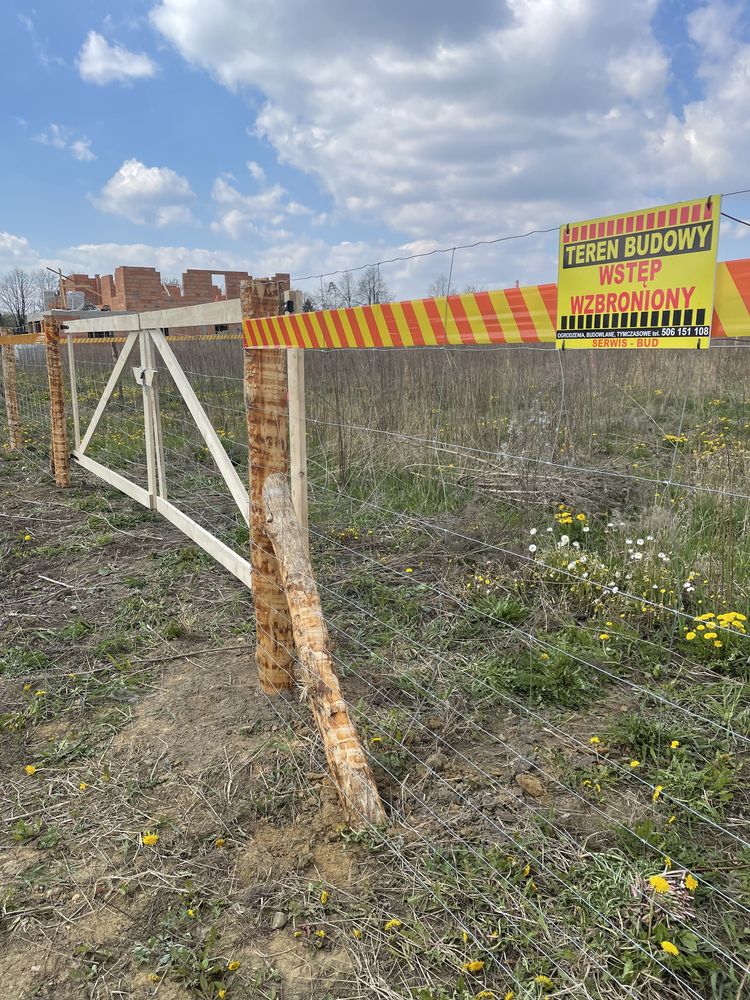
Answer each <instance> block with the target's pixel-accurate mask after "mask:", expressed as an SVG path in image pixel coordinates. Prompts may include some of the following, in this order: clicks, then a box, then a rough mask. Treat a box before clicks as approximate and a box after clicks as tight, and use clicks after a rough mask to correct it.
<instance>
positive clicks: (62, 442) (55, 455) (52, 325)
mask: <svg viewBox="0 0 750 1000" xmlns="http://www.w3.org/2000/svg"><path fill="white" fill-rule="evenodd" d="M43 327H44V343H45V345H46V351H47V380H48V382H49V410H50V426H51V430H52V469H53V471H54V474H55V482H56V483H57V485H58V486H70V456H69V454H68V431H67V428H66V426H65V389H64V387H63V375H62V363H61V361H60V331H59V330H58V328H57V323H56V322H55V321H54V319H53V318H52V317H51V316H45V317H44V323H43Z"/></svg>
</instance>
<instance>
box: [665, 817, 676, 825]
mask: <svg viewBox="0 0 750 1000" xmlns="http://www.w3.org/2000/svg"><path fill="white" fill-rule="evenodd" d="M676 822H677V817H676V816H670V817H669V819H668V820H667V823H669V825H670V826H671V825H672V824H673V823H676Z"/></svg>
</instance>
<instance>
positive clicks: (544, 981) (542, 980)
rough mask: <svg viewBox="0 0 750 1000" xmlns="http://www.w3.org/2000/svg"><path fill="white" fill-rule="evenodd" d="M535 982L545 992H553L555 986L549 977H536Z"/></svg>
mask: <svg viewBox="0 0 750 1000" xmlns="http://www.w3.org/2000/svg"><path fill="white" fill-rule="evenodd" d="M534 982H535V983H536V984H537V986H541V987H542V989H545V990H551V989H552V987H553V986H554V985H555V984H554V983H553V982H552V980H551V979H550V977H549V976H534Z"/></svg>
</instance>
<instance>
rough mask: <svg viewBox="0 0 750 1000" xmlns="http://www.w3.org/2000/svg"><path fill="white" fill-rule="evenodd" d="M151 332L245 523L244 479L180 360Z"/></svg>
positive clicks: (156, 332) (246, 506)
mask: <svg viewBox="0 0 750 1000" xmlns="http://www.w3.org/2000/svg"><path fill="white" fill-rule="evenodd" d="M150 333H151V338H152V340H153V342H154V344H155V345H156V349H157V350H158V352H159V354H160V355H161V356H162V358H163V359H164V364H165V365H166V366H167V369H168V371H169V374H170V375H171V376H172V378H173V379H174V383H175V385H176V386H177V388H178V390H179V392H180V394H181V396H182V398H183V399H184V400H185V404H186V405H187V408H188V410H189V411H190V415H191V416H192V418H193V420H194V421H195V424H196V427H197V428H198V430H199V431H200V432H201V435H202V436H203V440H204V441H205V442H206V447H207V448H208V450H209V452H210V454H211V457H212V458H213V460H214V462H215V463H216V467H217V469H218V470H219V472H220V473H221V475H222V478H223V479H224V482H225V483H226V484H227V487H228V489H229V492H230V493H231V494H232V496H233V497H234V501H235V503H236V504H237V506H238V508H239V510H240V513H241V514H242V516H243V518H244V519H245V523H246V524H247V523H248V519H249V512H248V508H249V504H250V498H249V496H248V492H247V489H246V488H245V485H244V483H243V482H242V480H241V479H240V477H239V476H238V475H237V470H236V469H235V467H234V466H233V465H232V463H231V461H230V459H229V456H228V455H227V453H226V451H225V450H224V446H223V445H222V443H221V441H220V439H219V435H218V434H217V433H216V431H215V430H214V429H213V425H212V424H211V421H210V420H209V419H208V417H207V415H206V411H205V410H204V409H203V407H202V405H201V403H200V400H199V399H198V397H197V396H196V395H195V392H194V391H193V387H192V386H191V385H190V382H189V381H188V379H187V376H186V375H185V373H184V372H183V370H182V368H181V367H180V362H179V361H178V360H177V358H176V357H175V353H174V351H173V350H172V348H171V347H170V346H169V342H168V341H167V339H166V337H165V336H164V334H163V333H160V332H159V331H158V330H151V331H150Z"/></svg>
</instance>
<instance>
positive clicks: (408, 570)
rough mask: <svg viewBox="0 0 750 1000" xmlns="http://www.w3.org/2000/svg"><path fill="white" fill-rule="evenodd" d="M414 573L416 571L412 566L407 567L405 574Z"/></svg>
mask: <svg viewBox="0 0 750 1000" xmlns="http://www.w3.org/2000/svg"><path fill="white" fill-rule="evenodd" d="M413 572H414V570H413V569H412V568H411V566H407V567H406V569H405V570H404V573H413Z"/></svg>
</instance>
